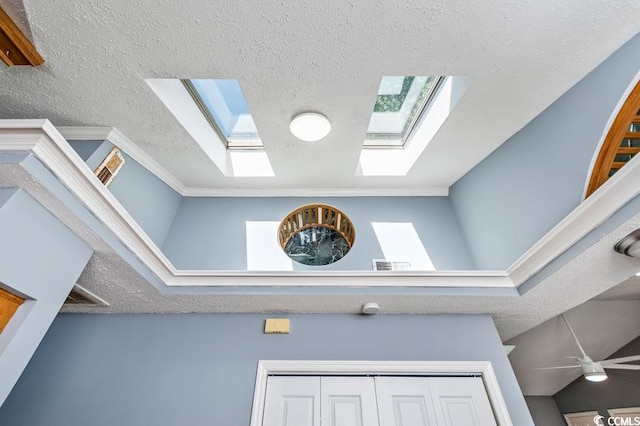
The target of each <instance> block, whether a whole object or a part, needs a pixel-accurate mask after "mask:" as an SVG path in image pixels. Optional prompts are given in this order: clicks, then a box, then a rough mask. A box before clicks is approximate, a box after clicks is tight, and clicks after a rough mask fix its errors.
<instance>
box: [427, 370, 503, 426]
mask: <svg viewBox="0 0 640 426" xmlns="http://www.w3.org/2000/svg"><path fill="white" fill-rule="evenodd" d="M428 380H429V385H430V388H431V395H432V397H433V401H434V405H435V410H436V416H437V418H438V425H442V426H490V425H496V420H495V418H494V416H493V411H492V410H491V404H490V403H489V398H488V397H487V392H486V390H485V388H484V384H483V383H482V379H481V378H479V377H430V378H429V379H428Z"/></svg>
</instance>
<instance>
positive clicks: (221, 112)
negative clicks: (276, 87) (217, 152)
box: [182, 79, 263, 149]
mask: <svg viewBox="0 0 640 426" xmlns="http://www.w3.org/2000/svg"><path fill="white" fill-rule="evenodd" d="M182 82H183V83H184V85H185V87H186V88H187V90H188V91H189V93H190V94H191V96H192V97H193V99H194V101H195V102H196V104H197V105H198V107H199V108H200V109H201V111H202V113H203V114H204V116H205V118H206V119H207V121H209V124H211V127H213V128H214V130H215V131H216V132H217V133H218V135H219V136H220V138H221V139H223V140H225V141H226V143H227V148H236V149H255V148H262V147H263V146H262V141H261V140H260V135H259V134H258V129H257V128H256V124H255V122H254V121H253V117H252V116H251V112H250V111H249V106H248V105H247V101H246V100H245V98H244V95H243V94H242V90H241V89H240V84H239V83H238V80H227V79H192V80H183V81H182Z"/></svg>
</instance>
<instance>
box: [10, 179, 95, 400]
mask: <svg viewBox="0 0 640 426" xmlns="http://www.w3.org/2000/svg"><path fill="white" fill-rule="evenodd" d="M0 235H2V244H1V245H0V259H1V260H0V265H1V267H0V282H1V283H2V285H3V287H4V288H5V289H6V290H8V291H9V292H11V293H13V294H17V295H18V296H20V297H22V298H24V299H26V300H25V302H24V303H23V304H22V305H21V306H20V307H19V308H18V310H17V311H16V313H15V315H14V316H13V318H12V319H11V321H9V323H8V324H7V326H6V327H5V329H4V330H3V332H2V334H0V377H2V380H0V405H1V404H2V403H3V402H4V400H5V399H6V398H7V396H8V395H9V392H10V391H11V389H12V388H13V386H14V384H15V383H16V381H17V380H18V378H19V377H20V375H21V374H22V371H23V370H24V368H25V367H26V365H27V363H28V362H29V360H30V359H31V356H32V355H33V353H34V352H35V350H36V348H37V347H38V345H39V344H40V341H41V340H42V338H43V337H44V335H45V333H46V332H47V330H48V328H49V326H50V325H51V323H52V322H53V319H54V318H55V316H56V315H57V314H58V311H59V310H60V307H61V306H62V304H63V303H64V300H65V298H66V297H67V294H69V291H70V290H71V288H72V287H73V285H74V284H75V283H76V280H77V278H78V277H79V276H80V273H81V272H82V270H83V269H84V267H85V265H86V264H87V262H88V261H89V258H90V257H91V254H92V253H93V250H92V249H91V248H90V247H89V246H88V245H87V244H86V243H85V242H84V241H82V240H81V239H80V238H79V237H78V236H76V235H75V234H74V233H73V232H72V231H71V230H69V228H67V227H66V226H65V225H64V224H63V223H62V222H60V221H59V220H58V219H57V218H56V217H55V216H53V214H51V213H50V212H49V211H48V210H46V209H45V208H44V207H43V206H42V205H40V204H39V203H38V202H37V201H35V200H34V199H33V198H31V196H30V195H28V194H27V193H26V192H25V191H24V190H19V189H13V188H7V189H0Z"/></svg>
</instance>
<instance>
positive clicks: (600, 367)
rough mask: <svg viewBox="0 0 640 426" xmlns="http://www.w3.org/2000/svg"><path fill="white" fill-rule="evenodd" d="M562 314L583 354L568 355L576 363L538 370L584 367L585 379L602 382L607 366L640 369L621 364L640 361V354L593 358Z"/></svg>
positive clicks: (638, 366)
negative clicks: (595, 359) (604, 358)
mask: <svg viewBox="0 0 640 426" xmlns="http://www.w3.org/2000/svg"><path fill="white" fill-rule="evenodd" d="M560 316H561V317H562V320H563V321H564V323H565V324H566V325H567V328H568V329H569V332H571V335H572V336H573V339H574V340H575V341H576V345H577V346H578V349H580V353H581V354H582V356H579V357H578V356H574V357H568V358H572V359H574V360H575V364H574V365H562V366H558V367H543V368H536V370H559V369H565V368H571V369H577V368H580V369H582V373H583V374H584V377H585V379H587V380H589V381H592V382H602V381H603V380H606V379H607V373H605V371H604V370H605V368H606V369H609V368H611V369H619V370H640V365H639V364H621V363H625V362H633V361H640V355H633V356H625V357H622V358H613V359H607V360H603V361H594V360H592V359H591V358H590V357H589V356H588V355H587V353H586V352H585V351H584V349H583V348H582V345H581V344H580V341H579V340H578V337H577V336H576V333H574V332H573V329H572V328H571V326H570V325H569V323H568V322H567V319H566V318H565V317H564V315H563V314H560Z"/></svg>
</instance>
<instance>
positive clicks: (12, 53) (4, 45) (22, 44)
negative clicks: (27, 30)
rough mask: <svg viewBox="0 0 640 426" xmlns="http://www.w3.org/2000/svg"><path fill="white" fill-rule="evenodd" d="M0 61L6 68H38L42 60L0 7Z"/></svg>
mask: <svg viewBox="0 0 640 426" xmlns="http://www.w3.org/2000/svg"><path fill="white" fill-rule="evenodd" d="M0 59H2V61H3V62H4V63H5V64H7V65H8V66H13V65H31V66H34V67H35V66H38V65H42V64H43V63H44V59H43V58H42V56H40V53H38V51H37V50H36V48H35V46H34V45H33V43H31V41H30V40H29V39H28V38H27V37H25V35H24V34H23V33H22V31H20V28H18V26H17V25H16V24H15V22H13V20H12V19H11V18H10V17H9V15H7V12H5V11H4V9H3V8H2V7H0Z"/></svg>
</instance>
